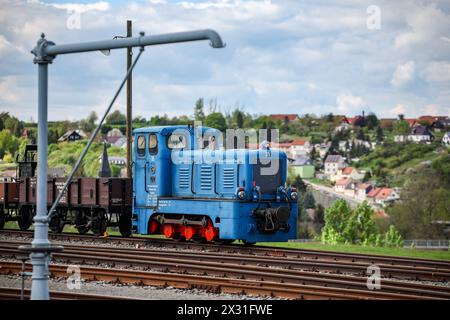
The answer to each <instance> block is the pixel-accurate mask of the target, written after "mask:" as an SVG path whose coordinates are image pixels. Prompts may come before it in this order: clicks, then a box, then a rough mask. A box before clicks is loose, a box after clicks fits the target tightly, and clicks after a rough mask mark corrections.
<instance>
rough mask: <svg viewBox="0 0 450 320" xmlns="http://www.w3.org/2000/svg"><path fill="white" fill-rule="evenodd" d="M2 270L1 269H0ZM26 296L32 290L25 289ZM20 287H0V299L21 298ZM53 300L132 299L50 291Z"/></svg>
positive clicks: (28, 296)
mask: <svg viewBox="0 0 450 320" xmlns="http://www.w3.org/2000/svg"><path fill="white" fill-rule="evenodd" d="M0 270H1V269H0ZM24 298H25V299H26V300H28V299H29V298H30V290H28V289H26V290H24ZM19 299H20V289H16V288H6V287H0V300H19ZM50 299H51V300H130V299H131V298H128V297H118V296H102V295H97V294H87V293H75V292H64V291H50Z"/></svg>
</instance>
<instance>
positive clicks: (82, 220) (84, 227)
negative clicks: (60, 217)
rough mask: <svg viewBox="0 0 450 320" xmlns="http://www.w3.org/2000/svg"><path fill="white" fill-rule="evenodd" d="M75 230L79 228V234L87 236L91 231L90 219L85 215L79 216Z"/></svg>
mask: <svg viewBox="0 0 450 320" xmlns="http://www.w3.org/2000/svg"><path fill="white" fill-rule="evenodd" d="M75 228H77V230H78V233H79V234H86V233H87V232H88V231H89V226H88V219H87V218H86V216H85V215H82V214H79V215H77V217H76V219H75Z"/></svg>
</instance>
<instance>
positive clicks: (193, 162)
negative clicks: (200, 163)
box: [191, 161, 196, 194]
mask: <svg viewBox="0 0 450 320" xmlns="http://www.w3.org/2000/svg"><path fill="white" fill-rule="evenodd" d="M194 169H195V161H192V170H191V192H192V194H196V192H195V191H194Z"/></svg>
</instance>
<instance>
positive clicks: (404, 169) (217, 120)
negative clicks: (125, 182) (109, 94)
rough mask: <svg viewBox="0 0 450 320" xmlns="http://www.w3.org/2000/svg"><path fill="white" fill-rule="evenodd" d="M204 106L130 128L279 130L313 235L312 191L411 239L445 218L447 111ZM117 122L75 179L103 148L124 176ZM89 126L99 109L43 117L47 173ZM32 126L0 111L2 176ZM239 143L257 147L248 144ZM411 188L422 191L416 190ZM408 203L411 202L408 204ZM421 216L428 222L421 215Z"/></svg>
mask: <svg viewBox="0 0 450 320" xmlns="http://www.w3.org/2000/svg"><path fill="white" fill-rule="evenodd" d="M205 108H206V106H205V103H204V101H203V99H199V100H198V101H197V103H196V106H195V108H194V114H193V115H192V116H179V117H172V118H170V117H168V116H167V115H164V116H154V117H151V118H150V119H145V118H144V117H141V116H137V117H135V118H134V119H133V127H134V128H139V127H144V126H154V125H172V124H192V122H193V121H194V120H196V121H201V122H202V123H203V124H204V125H206V126H210V127H214V128H217V129H219V130H221V131H222V132H225V131H226V129H249V128H251V129H257V130H258V129H278V132H279V135H278V139H276V137H269V140H272V141H270V148H274V149H281V150H283V151H284V152H285V153H286V154H287V157H288V183H290V184H295V185H297V186H300V187H301V188H299V189H300V190H302V191H303V193H302V196H301V197H300V200H299V201H301V204H302V205H301V206H300V207H301V211H302V213H301V217H302V219H303V221H306V222H308V223H309V224H312V225H314V227H312V228H310V229H308V228H309V227H304V226H302V228H303V229H305V234H304V236H311V235H314V234H315V233H317V232H318V231H320V228H321V225H323V210H324V209H326V208H323V206H322V204H321V203H319V202H318V201H316V199H314V197H312V196H311V191H315V192H321V193H323V194H326V195H329V196H330V197H331V198H332V199H343V200H345V201H347V202H349V203H352V204H355V205H357V204H362V203H366V202H367V203H368V204H369V205H370V207H372V209H373V210H374V212H376V213H377V217H380V218H383V219H385V220H388V219H389V221H391V222H392V221H395V220H396V221H397V224H398V225H397V228H398V229H399V230H401V231H402V232H403V233H404V234H406V235H410V236H415V235H417V234H420V232H422V233H423V232H424V231H423V230H424V228H422V227H419V226H420V225H422V226H425V225H428V226H430V225H433V223H434V222H435V221H450V217H449V215H450V200H449V199H450V192H449V190H450V156H449V151H450V119H449V116H447V115H422V116H419V117H417V118H411V117H407V116H406V115H402V114H400V115H398V117H397V118H383V117H378V116H377V115H376V114H374V113H368V114H366V113H365V112H361V114H360V115H356V116H353V117H350V116H349V115H335V114H333V113H328V114H325V115H320V116H318V115H314V114H303V115H299V114H271V115H251V114H249V113H247V112H245V111H244V110H243V109H241V108H235V109H234V110H233V111H230V112H225V113H222V112H221V111H220V107H219V106H217V105H216V104H215V103H212V102H211V101H210V102H209V112H206V111H205ZM125 120H126V119H125V115H124V114H122V113H121V112H120V111H118V110H116V111H114V112H113V113H111V114H110V115H109V116H108V117H107V119H106V123H105V124H104V125H103V126H102V128H101V134H100V135H99V136H98V137H97V139H96V141H95V143H94V146H93V148H92V150H91V151H90V154H89V155H88V157H87V159H86V161H85V163H84V164H83V166H82V167H81V169H80V172H78V174H79V175H85V176H97V175H98V173H99V168H100V167H101V162H102V156H101V155H102V151H103V148H104V146H106V149H107V152H108V160H109V164H110V166H111V174H112V175H113V176H123V175H124V174H125V166H126V158H125V154H126V150H125V148H126V138H125ZM96 122H97V115H96V114H95V112H92V113H91V114H89V115H88V116H87V117H86V118H85V119H82V120H79V121H55V122H51V123H50V125H49V170H50V171H49V172H50V173H51V174H52V175H54V176H59V175H65V174H67V173H68V172H69V171H70V168H71V167H72V166H73V165H74V163H75V161H76V159H77V155H79V154H80V153H81V151H82V149H83V147H84V145H85V144H86V141H87V140H86V139H87V138H88V137H89V136H90V134H91V133H92V131H93V130H94V128H95V125H96ZM36 128H37V124H36V123H34V122H23V121H19V120H18V119H16V118H14V117H12V116H10V115H9V114H8V113H2V114H0V129H1V130H0V158H1V159H2V161H1V163H0V173H1V175H2V177H4V178H7V177H11V178H12V177H14V176H15V164H14V162H15V159H16V157H17V156H18V155H20V153H21V150H23V149H24V147H25V145H26V144H27V143H34V142H35V141H36ZM247 147H250V148H251V147H254V148H258V147H259V145H251V144H247ZM419 187H420V188H422V189H425V190H424V191H418V188H419ZM419 200H420V201H419ZM417 201H418V202H417ZM427 201H428V202H429V203H428V202H427ZM416 202H417V203H416ZM412 203H415V205H414V206H412V207H411V204H412ZM423 216H425V217H427V218H426V219H425V218H424V219H422V217H423ZM408 219H416V220H415V221H416V223H415V225H414V226H411V225H408V222H407V220H408ZM420 219H422V220H423V221H419V220H420ZM381 224H383V222H381ZM416 226H417V227H416ZM420 228H422V229H420ZM306 229H308V230H306ZM426 230H432V232H431V235H430V237H433V236H435V235H436V236H437V235H438V234H441V235H442V234H443V233H442V232H443V230H442V227H441V226H439V227H436V228H434V227H432V228H426Z"/></svg>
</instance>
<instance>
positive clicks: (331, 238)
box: [321, 199, 403, 247]
mask: <svg viewBox="0 0 450 320" xmlns="http://www.w3.org/2000/svg"><path fill="white" fill-rule="evenodd" d="M373 215H374V211H373V209H372V207H371V206H370V205H369V204H368V203H367V202H366V201H364V202H363V203H362V204H360V205H358V207H357V208H356V209H355V210H352V209H351V208H350V206H349V205H348V203H347V202H346V201H345V200H342V199H340V200H337V201H336V202H334V203H333V205H332V206H330V207H329V208H328V209H327V210H326V211H325V226H324V227H323V229H322V235H321V240H322V242H324V243H329V244H340V243H345V244H362V245H364V246H383V245H388V246H391V247H399V246H402V245H403V240H402V236H401V235H400V233H399V232H398V231H397V229H395V227H394V226H393V225H391V226H390V227H389V230H388V231H387V232H386V234H384V235H383V234H382V233H379V232H378V230H377V227H376V224H375V221H374V219H373Z"/></svg>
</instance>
